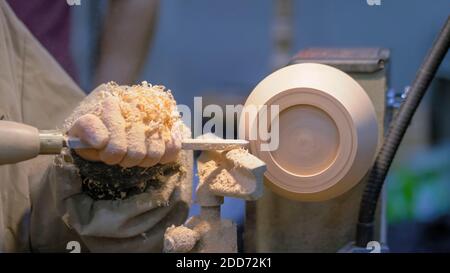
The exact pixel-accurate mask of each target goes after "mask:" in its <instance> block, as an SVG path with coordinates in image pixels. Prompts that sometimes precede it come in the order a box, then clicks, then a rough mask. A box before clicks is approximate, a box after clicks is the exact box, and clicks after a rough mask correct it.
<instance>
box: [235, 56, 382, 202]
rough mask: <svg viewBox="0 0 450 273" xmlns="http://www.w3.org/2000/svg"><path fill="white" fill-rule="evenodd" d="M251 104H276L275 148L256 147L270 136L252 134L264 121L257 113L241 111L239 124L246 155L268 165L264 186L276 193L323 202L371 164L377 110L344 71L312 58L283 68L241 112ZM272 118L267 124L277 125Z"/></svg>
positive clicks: (353, 181)
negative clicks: (315, 62) (277, 129)
mask: <svg viewBox="0 0 450 273" xmlns="http://www.w3.org/2000/svg"><path fill="white" fill-rule="evenodd" d="M252 105H256V106H259V105H268V106H270V105H279V115H278V122H279V123H278V127H279V136H278V140H279V144H278V147H277V149H274V150H272V151H267V150H264V149H261V147H262V146H261V144H267V143H268V141H263V140H262V139H264V138H262V137H260V136H259V135H258V136H257V138H256V139H252V138H250V133H252V131H253V133H254V131H255V130H257V129H256V128H258V127H257V126H256V124H259V123H258V122H261V120H260V118H259V117H258V116H257V115H253V117H252V115H245V114H243V115H241V120H240V128H239V135H240V137H241V138H246V139H248V140H249V141H250V152H251V153H253V154H254V155H256V156H257V157H259V158H260V159H262V160H263V161H265V163H266V164H267V171H266V173H265V179H266V185H268V186H269V187H270V188H271V189H272V190H273V191H275V192H276V193H278V194H280V195H282V196H284V197H287V198H290V199H295V200H301V201H323V200H328V199H331V198H334V197H336V196H339V195H341V194H342V193H344V192H346V191H348V190H349V189H351V188H352V187H353V186H355V185H356V184H358V183H359V182H360V181H361V179H362V178H363V176H364V175H365V174H366V173H367V171H368V169H369V168H370V167H371V165H372V163H373V160H374V157H375V153H376V148H377V142H378V125H377V119H376V113H375V109H374V107H373V105H372V102H371V101H370V99H369V97H368V96H367V94H366V92H365V91H364V89H363V88H362V87H361V86H360V85H359V84H358V83H357V82H356V81H355V80H354V79H352V78H351V77H350V76H349V75H347V74H345V73H344V72H342V71H340V70H338V69H336V68H333V67H331V66H327V65H322V64H313V63H304V64H295V65H291V66H287V67H284V68H282V69H280V70H278V71H275V72H274V73H272V74H270V75H269V76H267V77H266V78H265V79H264V80H262V81H261V82H260V83H259V84H258V85H257V86H256V87H255V89H254V90H253V91H252V93H251V94H250V96H249V97H248V99H247V101H246V103H245V107H244V112H245V109H248V107H251V106H252ZM244 116H246V117H245V118H244ZM258 120H259V121H258ZM275 121H276V120H275V119H273V117H272V121H268V123H269V125H268V126H269V127H270V128H275V127H276V126H275ZM273 143H275V142H273Z"/></svg>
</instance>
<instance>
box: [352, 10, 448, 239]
mask: <svg viewBox="0 0 450 273" xmlns="http://www.w3.org/2000/svg"><path fill="white" fill-rule="evenodd" d="M449 45H450V17H448V18H447V22H446V23H445V25H444V27H443V28H442V30H441V32H440V34H439V36H438V38H437V39H436V41H435V42H434V44H433V47H432V48H431V50H430V51H429V52H428V55H427V57H426V58H425V60H424V62H423V63H422V66H421V67H420V69H419V71H418V72H417V74H416V78H415V80H414V82H413V84H412V86H411V88H410V90H409V93H408V96H407V98H406V100H405V101H404V102H403V104H402V106H401V107H400V109H399V111H398V113H397V115H396V117H395V118H394V120H393V121H392V122H391V124H390V126H389V129H388V133H387V135H386V137H385V140H384V143H383V145H382V147H381V150H380V152H379V153H378V155H377V158H376V160H375V163H374V165H373V167H372V169H371V171H370V174H369V178H368V182H367V185H366V188H365V190H364V193H363V196H362V200H361V205H360V210H359V219H358V224H357V229H356V240H355V244H356V245H357V246H359V247H366V245H367V243H368V242H370V241H372V240H373V235H374V224H373V223H374V216H375V210H376V208H377V203H378V199H379V196H380V193H381V189H382V187H383V184H384V180H385V178H386V175H387V173H388V171H389V168H390V166H391V163H392V161H393V159H394V156H395V153H396V152H397V149H398V147H399V145H400V142H401V141H402V139H403V136H404V134H405V132H406V129H407V128H408V126H409V124H410V122H411V119H412V117H413V115H414V113H415V112H416V109H417V107H418V106H419V103H420V101H421V100H422V98H423V96H424V94H425V92H426V91H427V89H428V87H429V85H430V83H431V81H432V80H433V78H434V76H435V74H436V71H437V69H438V68H439V66H440V64H441V62H442V60H443V59H444V57H445V54H446V53H447V51H448V48H449Z"/></svg>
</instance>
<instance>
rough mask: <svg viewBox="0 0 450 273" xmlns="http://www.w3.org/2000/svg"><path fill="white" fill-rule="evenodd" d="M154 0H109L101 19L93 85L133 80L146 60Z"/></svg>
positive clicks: (154, 15) (155, 10) (155, 9)
mask: <svg viewBox="0 0 450 273" xmlns="http://www.w3.org/2000/svg"><path fill="white" fill-rule="evenodd" d="M158 7H159V1H158V0H127V1H124V0H111V1H110V2H109V6H108V11H107V13H106V16H105V19H104V21H103V32H102V35H101V40H100V45H99V56H98V62H97V67H96V72H95V78H94V86H97V85H99V84H101V83H105V82H109V81H115V82H117V83H119V84H126V85H130V84H134V83H135V81H136V80H137V79H138V77H139V73H140V71H141V68H142V66H143V64H144V63H145V61H146V57H147V53H148V51H149V45H150V42H151V40H152V38H153V33H154V31H155V24H156V19H157V16H158Z"/></svg>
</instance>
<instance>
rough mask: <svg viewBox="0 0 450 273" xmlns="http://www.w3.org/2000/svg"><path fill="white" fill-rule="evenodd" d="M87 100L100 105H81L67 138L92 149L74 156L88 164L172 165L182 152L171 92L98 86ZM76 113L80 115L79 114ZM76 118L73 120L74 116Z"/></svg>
mask: <svg viewBox="0 0 450 273" xmlns="http://www.w3.org/2000/svg"><path fill="white" fill-rule="evenodd" d="M91 96H95V97H97V96H101V97H102V98H101V100H99V102H97V103H95V104H93V105H88V106H82V107H84V108H85V109H84V111H85V112H86V113H85V114H83V115H81V116H79V117H78V118H77V119H76V120H74V122H73V124H71V127H70V129H69V131H68V135H69V136H74V137H78V138H80V139H81V140H82V141H84V142H86V143H87V144H89V145H90V146H92V147H93V148H94V149H80V150H76V153H77V154H78V155H80V156H81V157H83V158H84V159H86V160H91V161H103V162H105V163H106V164H109V165H115V164H120V165H121V166H122V167H125V168H128V167H134V166H140V167H151V166H154V165H156V164H157V163H161V164H166V163H170V162H173V161H175V160H176V158H177V155H178V153H179V151H180V149H181V125H182V124H181V122H180V120H179V118H178V117H177V113H176V105H175V101H174V100H173V98H172V96H171V94H170V93H168V92H166V91H164V89H163V87H161V86H151V85H147V84H146V83H144V84H142V85H138V86H133V87H127V86H118V85H116V84H114V83H109V84H104V85H100V86H99V87H98V88H97V89H96V90H94V91H93V93H92V94H91V95H90V97H91ZM78 114H79V113H78ZM78 114H76V115H78Z"/></svg>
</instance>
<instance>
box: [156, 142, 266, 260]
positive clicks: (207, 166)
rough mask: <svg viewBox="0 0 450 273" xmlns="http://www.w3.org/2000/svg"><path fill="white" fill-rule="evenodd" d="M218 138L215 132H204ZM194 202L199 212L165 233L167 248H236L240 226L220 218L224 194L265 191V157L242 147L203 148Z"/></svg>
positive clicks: (236, 195)
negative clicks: (260, 157) (198, 207)
mask: <svg viewBox="0 0 450 273" xmlns="http://www.w3.org/2000/svg"><path fill="white" fill-rule="evenodd" d="M201 137H203V138H206V139H217V137H215V136H214V135H211V134H207V135H204V136H201ZM197 168H198V176H199V184H198V186H197V189H196V200H195V202H196V203H197V204H199V205H200V214H199V215H196V216H193V217H191V218H189V219H188V220H187V221H186V222H185V223H184V225H182V226H178V227H170V228H168V229H167V230H166V233H165V235H164V252H200V253H205V252H237V227H236V224H235V223H233V222H232V221H230V220H227V219H222V218H220V206H221V205H222V204H223V202H224V197H234V198H241V199H244V200H257V199H258V198H260V197H261V195H262V194H263V176H264V172H265V171H266V165H265V163H264V162H263V161H261V160H260V159H258V158H257V157H255V156H254V155H252V154H250V153H248V152H247V151H245V150H242V149H234V150H231V151H216V150H215V151H204V152H202V154H201V155H200V157H199V158H198V160H197Z"/></svg>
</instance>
